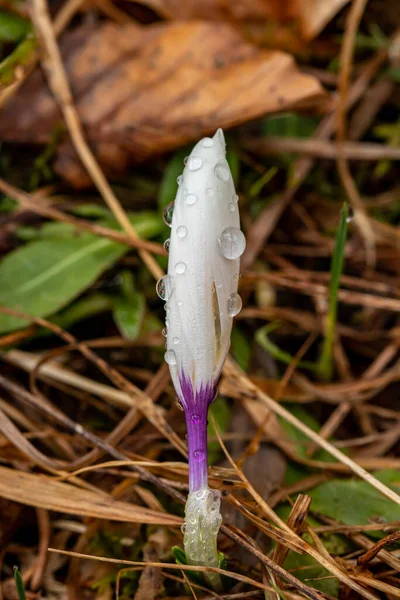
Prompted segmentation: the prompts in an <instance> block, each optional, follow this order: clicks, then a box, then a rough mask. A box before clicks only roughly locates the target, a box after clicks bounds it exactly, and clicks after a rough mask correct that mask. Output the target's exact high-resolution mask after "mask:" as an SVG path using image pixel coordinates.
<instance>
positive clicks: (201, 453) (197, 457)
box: [193, 450, 205, 462]
mask: <svg viewBox="0 0 400 600" xmlns="http://www.w3.org/2000/svg"><path fill="white" fill-rule="evenodd" d="M204 457H205V452H204V450H195V451H194V452H193V458H194V460H196V461H197V462H201V461H202V460H204Z"/></svg>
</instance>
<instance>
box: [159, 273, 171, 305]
mask: <svg viewBox="0 0 400 600" xmlns="http://www.w3.org/2000/svg"><path fill="white" fill-rule="evenodd" d="M156 292H157V294H158V296H159V297H160V298H161V300H168V298H169V297H170V296H171V293H172V278H171V277H170V275H164V277H161V279H159V280H158V281H157V283H156ZM166 306H167V305H165V306H164V308H165V310H167V308H166Z"/></svg>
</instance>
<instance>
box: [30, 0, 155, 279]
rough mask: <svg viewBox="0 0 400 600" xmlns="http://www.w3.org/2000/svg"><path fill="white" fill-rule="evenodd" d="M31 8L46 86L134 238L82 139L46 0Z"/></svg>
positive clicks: (149, 260) (146, 258)
mask: <svg viewBox="0 0 400 600" xmlns="http://www.w3.org/2000/svg"><path fill="white" fill-rule="evenodd" d="M33 8H34V10H33V19H34V22H35V26H36V29H37V32H38V34H39V37H40V39H41V42H42V44H43V48H44V50H45V53H46V58H44V59H43V65H44V67H45V69H46V72H47V76H48V80H49V84H50V87H51V89H52V91H53V93H54V95H55V97H56V98H57V101H58V103H59V105H60V108H61V110H62V113H63V115H64V119H65V122H66V124H67V127H68V131H69V133H70V135H71V139H72V142H73V144H74V147H75V149H76V151H77V153H78V155H79V157H80V159H81V161H82V163H83V164H84V165H85V167H86V169H87V171H88V173H89V174H90V176H91V178H92V179H93V182H94V183H95V185H96V187H97V188H98V190H99V192H100V194H101V195H102V197H103V199H104V201H105V202H106V204H107V206H108V207H109V208H110V210H111V211H112V212H113V214H114V216H115V218H116V219H117V220H118V222H119V223H120V224H121V226H122V227H123V229H124V230H125V231H126V232H127V234H128V235H129V236H130V237H131V238H132V239H137V237H138V235H137V233H136V231H135V229H134V227H133V225H132V224H131V222H130V221H129V219H128V217H127V215H126V213H125V211H124V209H123V208H122V206H121V204H120V202H119V200H118V199H117V197H116V195H115V194H114V192H113V190H112V189H111V186H110V184H109V183H108V181H107V179H106V178H105V176H104V173H103V172H102V170H101V169H100V166H99V164H98V162H97V160H96V159H95V157H94V154H93V152H92V151H91V150H90V148H89V146H88V144H87V142H86V140H85V136H84V134H83V128H82V125H81V122H80V120H79V116H78V113H77V110H76V108H75V105H74V103H73V98H72V93H71V90H70V86H69V83H68V79H67V76H66V73H65V70H64V66H63V63H62V59H61V54H60V51H59V48H58V45H57V40H56V36H55V32H54V28H53V25H52V22H51V19H50V15H49V11H48V6H47V2H46V0H33ZM139 253H140V256H141V258H142V260H143V262H144V263H145V264H146V266H147V267H148V269H149V271H150V272H151V273H152V274H153V275H154V277H155V278H156V279H159V278H160V277H162V275H163V271H162V269H161V267H160V266H159V265H158V263H157V262H156V261H155V259H154V258H153V257H152V256H151V255H150V254H149V253H148V252H147V251H146V250H140V252H139Z"/></svg>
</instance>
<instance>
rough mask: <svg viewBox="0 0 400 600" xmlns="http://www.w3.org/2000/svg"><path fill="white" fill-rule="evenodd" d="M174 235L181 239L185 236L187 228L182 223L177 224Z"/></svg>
mask: <svg viewBox="0 0 400 600" xmlns="http://www.w3.org/2000/svg"><path fill="white" fill-rule="evenodd" d="M176 235H177V236H178V238H181V240H182V239H183V238H184V237H186V236H187V228H186V227H185V226H184V225H179V227H178V228H177V230H176Z"/></svg>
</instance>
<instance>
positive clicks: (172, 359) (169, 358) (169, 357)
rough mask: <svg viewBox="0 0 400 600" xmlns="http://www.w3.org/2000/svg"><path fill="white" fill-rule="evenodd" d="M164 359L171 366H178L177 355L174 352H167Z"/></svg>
mask: <svg viewBox="0 0 400 600" xmlns="http://www.w3.org/2000/svg"><path fill="white" fill-rule="evenodd" d="M164 359H165V362H166V363H168V364H169V365H171V366H172V365H176V354H175V352H174V351H173V350H167V351H166V353H165V354H164Z"/></svg>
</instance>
